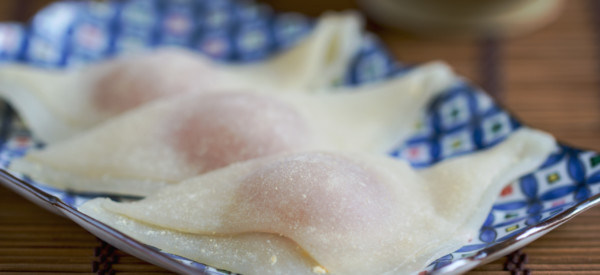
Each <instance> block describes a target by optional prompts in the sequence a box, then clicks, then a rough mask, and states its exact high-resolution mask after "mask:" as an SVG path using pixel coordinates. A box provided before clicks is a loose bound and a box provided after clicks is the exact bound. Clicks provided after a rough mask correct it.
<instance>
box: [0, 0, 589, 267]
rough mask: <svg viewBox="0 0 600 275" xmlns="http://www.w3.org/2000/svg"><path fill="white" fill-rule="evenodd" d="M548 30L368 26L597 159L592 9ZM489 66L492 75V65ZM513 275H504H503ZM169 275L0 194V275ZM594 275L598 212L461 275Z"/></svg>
mask: <svg viewBox="0 0 600 275" xmlns="http://www.w3.org/2000/svg"><path fill="white" fill-rule="evenodd" d="M49 2H52V1H50V0H2V1H0V20H2V21H6V20H21V21H22V20H25V19H26V18H27V17H28V16H30V15H31V14H33V13H34V12H35V11H36V10H37V9H39V8H40V7H41V6H43V5H45V4H47V3H49ZM266 2H267V3H268V4H270V5H271V6H273V7H274V9H275V10H279V11H298V12H302V13H305V14H309V15H319V14H320V13H322V12H323V11H325V10H331V9H335V10H344V9H348V8H355V7H356V3H355V2H354V1H351V0H333V1H318V0H304V1H284V0H269V1H266ZM567 2H568V3H567V6H566V8H565V11H564V13H563V15H562V16H561V17H560V18H559V19H558V20H557V21H556V22H555V23H553V24H552V25H550V26H548V27H546V28H544V29H543V30H541V31H538V32H536V33H534V34H531V35H528V36H526V37H522V38H517V39H513V40H509V41H502V40H497V39H493V38H491V39H489V38H488V39H483V38H482V39H476V40H472V41H465V40H462V41H438V40H432V39H421V38H417V37H413V36H411V35H408V34H405V33H402V32H399V31H393V30H387V29H382V28H378V27H376V26H370V28H371V29H372V30H373V31H374V32H375V33H376V34H378V35H379V36H380V37H381V38H382V40H383V41H384V42H385V43H386V44H387V45H388V46H389V48H390V50H391V51H392V52H393V54H395V55H396V57H397V58H398V59H400V60H404V61H407V62H411V63H415V62H425V61H429V60H434V59H440V60H444V61H446V62H448V63H449V64H451V65H452V67H453V68H455V69H456V70H457V71H458V72H459V73H460V74H461V75H464V76H466V77H467V78H469V79H471V80H472V81H474V82H475V83H477V84H479V85H481V86H484V87H486V88H487V89H488V90H492V91H494V92H495V93H496V94H495V96H497V97H498V98H499V99H500V100H501V101H502V102H503V103H504V105H505V106H506V107H507V108H508V109H509V110H511V111H512V112H513V113H514V114H515V115H517V116H518V117H519V118H520V119H521V120H522V121H523V122H524V123H525V124H528V125H530V126H534V127H536V128H540V129H543V130H546V131H548V132H550V133H553V134H554V135H555V136H556V137H558V139H559V140H561V141H564V142H567V143H569V144H573V145H577V146H578V147H583V148H588V149H594V150H597V151H600V143H598V141H599V140H600V83H599V81H600V74H599V73H600V57H599V56H598V53H599V52H600V3H598V2H600V1H597V0H571V1H567ZM490 66H492V67H490ZM508 270H511V271H508ZM42 272H44V273H48V274H65V273H72V274H91V273H97V274H168V273H169V272H167V271H165V270H163V269H161V268H159V267H156V266H154V265H151V264H148V263H145V262H143V261H141V260H138V259H136V258H134V257H132V256H129V255H127V254H125V253H123V252H121V251H119V250H116V249H115V248H113V247H111V246H110V245H107V244H106V243H104V242H102V241H101V240H98V239H97V238H95V237H94V236H92V235H91V234H89V233H87V232H86V231H85V230H83V229H81V228H80V227H79V226H77V225H76V224H74V223H73V222H71V221H69V220H67V219H64V218H61V217H58V216H55V215H53V214H51V213H49V212H46V211H45V210H43V209H41V208H39V207H37V206H35V205H33V204H31V203H29V202H28V201H26V200H25V199H23V198H21V197H19V196H18V195H16V194H15V193H12V192H10V191H9V190H7V189H5V188H2V187H0V273H2V274H13V273H14V274H17V273H18V274H37V273H42ZM511 273H512V274H528V273H532V274H600V207H596V208H594V209H592V210H590V211H588V212H586V213H584V214H582V215H580V216H578V217H576V218H575V219H573V220H571V221H569V222H568V223H566V224H565V225H563V226H561V227H559V228H558V229H556V230H554V231H552V232H550V233H549V234H547V235H546V236H544V237H542V238H540V239H539V240H537V241H535V242H533V243H532V244H530V245H528V246H527V247H525V248H524V249H522V251H519V252H517V253H513V254H511V255H509V256H507V257H504V258H502V259H500V260H498V261H495V262H493V263H490V264H487V265H485V266H482V267H479V268H477V269H475V270H473V271H471V272H469V273H468V274H482V275H483V274H485V275H495V274H498V275H501V274H502V275H504V274H511Z"/></svg>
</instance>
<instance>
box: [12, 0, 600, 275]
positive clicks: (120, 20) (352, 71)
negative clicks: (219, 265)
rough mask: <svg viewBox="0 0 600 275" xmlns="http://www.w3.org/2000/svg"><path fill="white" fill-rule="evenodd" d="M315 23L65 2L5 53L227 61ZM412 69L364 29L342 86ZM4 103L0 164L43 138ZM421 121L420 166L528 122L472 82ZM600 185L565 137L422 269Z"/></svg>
mask: <svg viewBox="0 0 600 275" xmlns="http://www.w3.org/2000/svg"><path fill="white" fill-rule="evenodd" d="M194 18H200V19H196V20H195V19H194ZM311 28H312V21H311V19H308V18H306V17H303V16H301V15H299V14H294V13H287V14H276V13H273V12H272V11H271V10H270V9H269V8H268V7H266V6H264V5H259V4H255V3H252V2H239V1H234V2H230V1H225V0H215V1H210V0H204V1H201V0H177V1H158V0H152V1H151V0H138V1H135V0H129V1H119V2H114V3H113V2H110V3H104V4H102V3H82V2H61V3H57V4H54V5H51V6H49V7H48V8H46V9H44V10H43V11H41V12H40V13H39V14H37V15H36V16H35V18H34V19H33V20H32V22H31V23H30V24H29V25H27V26H23V25H19V24H12V23H4V24H1V25H0V58H1V60H3V61H4V62H14V61H18V62H24V63H28V64H31V65H33V66H40V67H67V66H78V65H80V64H84V63H89V62H93V61H97V60H101V59H103V58H106V57H108V56H111V55H114V54H118V53H122V52H125V51H131V50H136V49H139V48H149V47H160V46H165V45H178V46H182V47H187V48H191V49H193V50H197V51H200V52H203V53H204V54H206V55H208V56H211V57H213V58H215V59H219V60H221V61H225V62H254V61H260V60H261V59H264V58H267V57H268V56H269V55H271V54H273V53H275V52H277V51H281V50H285V49H286V48H288V47H289V46H291V45H293V44H294V43H296V42H297V41H299V40H300V39H302V37H303V36H304V35H305V34H307V33H309V32H310V30H311ZM249 41H250V42H251V43H250V42H249ZM407 70H410V67H407V66H404V65H402V64H401V63H399V62H396V61H394V60H393V59H392V58H391V57H390V55H389V54H388V53H387V51H386V50H385V48H384V47H383V46H382V45H381V44H380V43H379V41H378V40H377V38H376V37H373V36H371V35H366V36H365V37H364V40H363V43H362V47H361V49H360V51H359V52H357V53H356V55H355V56H354V58H353V61H352V63H351V66H349V68H348V69H347V71H346V73H345V75H344V76H343V78H342V79H343V81H342V83H337V84H339V85H359V84H362V83H366V82H371V81H378V80H381V79H384V78H386V77H390V76H393V75H397V74H401V73H404V72H406V71H407ZM0 111H1V114H2V116H1V120H0V141H1V142H2V144H1V147H0V168H2V169H5V168H6V167H7V166H8V164H9V163H10V161H11V160H12V159H14V158H17V157H20V156H22V155H23V154H24V153H25V152H26V151H27V150H28V149H29V148H32V147H34V146H40V145H39V144H37V143H36V142H35V141H34V140H32V139H31V138H30V134H29V132H28V131H27V129H26V128H25V127H24V125H23V124H22V123H21V122H20V121H19V119H18V118H17V117H16V115H15V114H14V113H13V111H12V110H11V109H10V107H8V106H3V107H2V110H0ZM415 127H417V130H418V131H417V134H415V135H414V136H413V137H412V138H411V139H409V140H408V141H407V142H406V143H404V144H399V145H398V146H397V148H396V149H394V150H393V151H392V152H391V155H392V156H394V157H399V158H404V159H406V160H408V161H410V162H411V163H412V164H413V165H414V166H415V167H419V168H422V167H427V166H430V165H432V164H434V163H436V162H439V161H441V160H443V159H446V158H450V157H453V156H457V155H462V154H470V153H472V152H475V151H478V150H481V149H485V148H488V147H490V146H493V145H495V144H496V143H498V142H500V141H502V140H503V139H504V138H505V137H506V136H507V135H509V134H510V133H511V132H513V131H514V130H515V129H517V128H519V127H520V123H519V122H518V121H516V120H515V119H514V118H513V117H512V116H511V115H510V114H509V113H507V112H506V111H505V110H503V109H502V108H501V107H499V106H497V105H496V104H495V103H494V102H493V100H491V99H490V98H489V97H488V96H487V95H485V94H484V93H482V92H481V91H478V89H477V88H475V87H474V86H472V85H471V84H469V83H467V82H466V81H463V82H460V83H459V84H457V85H455V86H454V87H452V88H451V89H448V90H447V91H446V92H445V93H443V94H442V95H441V96H439V97H438V98H436V99H435V100H434V101H433V102H432V103H431V104H430V106H429V107H428V110H427V116H425V117H423V119H422V120H421V121H420V122H419V123H417V125H415ZM0 182H1V183H2V184H4V185H6V186H7V187H8V188H10V189H12V190H14V191H15V192H17V193H19V194H21V195H22V196H24V197H26V198H28V199H29V200H31V201H33V202H35V203H37V204H39V205H40V206H42V207H44V208H46V209H48V210H50V211H53V212H55V213H58V214H62V215H65V216H67V217H68V218H70V219H72V220H73V221H75V222H76V223H78V224H79V225H81V226H82V227H84V228H86V229H87V230H88V231H90V232H92V233H93V234H94V235H96V236H98V237H100V238H102V239H104V240H105V241H107V242H109V243H110V244H112V245H114V246H116V247H118V248H120V249H121V250H124V251H126V252H128V253H130V254H132V255H134V256H137V257H139V258H141V259H144V260H146V261H148V262H150V263H153V264H156V265H159V266H162V267H164V268H167V269H169V270H172V271H175V272H180V273H202V272H204V273H207V274H223V273H227V272H226V271H220V270H217V269H215V268H212V267H207V266H205V265H203V264H201V263H195V262H193V261H191V260H187V259H185V258H181V257H178V256H175V255H172V254H168V253H164V252H161V251H160V250H159V249H157V248H154V247H150V246H147V245H144V244H142V243H139V242H137V241H135V240H133V239H131V238H129V237H128V236H126V235H124V234H122V233H120V232H118V231H116V230H114V229H112V228H110V227H108V226H106V225H104V224H102V223H100V222H97V221H95V220H94V219H92V218H90V217H88V216H86V215H84V214H82V213H80V212H78V211H77V206H79V205H81V204H82V203H83V202H85V201H87V200H89V199H91V198H94V197H97V196H100V195H101V194H80V193H78V194H76V193H70V192H65V191H63V190H58V189H54V188H50V187H47V186H44V185H41V184H38V183H35V182H32V181H31V180H29V179H28V178H26V177H24V176H22V175H19V174H14V173H11V172H10V171H7V170H2V171H0ZM599 183H600V154H598V153H595V152H590V151H583V150H578V149H575V148H571V147H568V146H563V145H560V146H559V147H557V148H556V150H555V152H554V153H553V154H552V155H551V156H550V157H549V158H548V160H547V161H546V162H545V163H544V164H543V165H542V166H541V167H540V168H539V169H537V170H536V171H535V172H534V173H532V174H529V175H526V176H524V177H522V178H521V179H519V180H517V181H515V182H513V183H511V184H510V185H507V186H506V187H505V188H504V189H503V190H502V192H501V194H499V197H498V198H497V200H496V202H495V205H494V207H493V209H492V211H491V212H490V214H489V216H488V218H487V220H486V221H485V223H484V224H483V225H482V227H481V230H480V234H479V237H478V238H477V239H473V240H471V241H470V242H469V243H465V244H464V246H463V247H462V248H460V249H459V250H457V251H455V252H454V253H451V254H448V255H446V256H444V257H441V258H440V259H438V260H436V261H434V262H433V263H431V264H430V265H429V266H428V267H427V268H426V270H424V271H425V272H427V273H433V274H452V273H459V272H463V271H466V270H469V269H471V268H473V267H475V266H477V265H480V264H483V263H486V262H489V261H492V260H494V259H497V258H498V257H501V256H503V255H506V254H508V253H510V252H511V251H514V250H516V249H518V248H520V247H522V246H524V245H526V244H528V243H529V242H531V241H533V240H535V239H536V238H538V237H540V236H541V235H543V234H544V233H547V232H548V231H550V230H552V229H553V228H555V227H557V226H559V225H560V224H562V223H564V222H566V221H567V220H569V219H570V218H572V217H573V216H575V215H577V214H579V213H580V212H582V211H584V210H586V209H588V208H590V207H592V206H594V205H595V204H598V203H600V184H599ZM113 198H114V199H116V200H127V199H132V198H128V197H113Z"/></svg>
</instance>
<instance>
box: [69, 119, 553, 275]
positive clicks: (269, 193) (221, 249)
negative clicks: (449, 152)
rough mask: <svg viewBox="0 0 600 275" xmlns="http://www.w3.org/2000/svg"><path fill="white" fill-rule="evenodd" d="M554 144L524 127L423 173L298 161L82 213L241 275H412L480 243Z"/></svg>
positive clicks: (400, 166)
mask: <svg viewBox="0 0 600 275" xmlns="http://www.w3.org/2000/svg"><path fill="white" fill-rule="evenodd" d="M555 148H556V144H555V141H554V139H553V138H552V136H550V135H548V134H545V133H543V132H540V131H536V130H531V129H528V128H521V129H520V130H517V131H516V132H515V133H513V134H512V135H511V136H510V137H508V138H507V139H506V140H505V141H503V142H502V143H500V144H498V145H496V146H495V147H493V148H491V149H488V150H485V151H480V152H477V153H473V154H469V155H464V156H460V157H455V158H452V159H449V160H445V161H443V162H440V163H438V164H436V165H435V166H432V167H431V168H427V169H423V170H414V169H413V168H412V167H411V166H410V165H409V164H408V163H407V162H405V161H402V160H398V159H393V158H389V157H385V156H375V155H365V154H349V153H332V152H302V153H294V154H289V155H283V156H274V157H267V158H262V159H254V160H250V161H247V162H243V163H237V164H233V165H230V166H228V167H225V168H222V169H219V170H215V171H213V172H210V173H207V174H205V175H202V176H200V177H196V178H192V179H189V180H186V181H184V182H182V183H180V184H178V185H174V186H169V187H167V188H165V189H162V190H160V192H158V193H156V194H154V195H152V196H150V197H147V198H146V199H143V200H141V201H137V202H131V203H117V202H114V201H111V200H109V199H94V200H92V201H89V202H87V203H86V204H84V205H82V206H81V207H80V208H79V210H80V211H82V212H83V213H86V214H88V215H90V216H91V217H94V218H96V219H98V220H100V221H102V222H104V223H106V224H108V225H110V226H112V227H114V228H115V229H117V230H119V231H121V232H123V233H124V234H126V235H129V236H131V237H133V238H135V239H137V240H139V241H141V242H143V243H146V244H149V245H152V246H155V247H159V248H161V249H162V250H164V251H166V252H169V253H173V254H176V255H180V256H184V257H187V258H190V259H193V260H195V261H198V262H201V263H205V264H209V265H212V266H215V267H218V268H223V269H227V270H230V271H233V272H241V273H243V274H314V273H331V274H410V273H414V272H418V271H420V270H421V269H423V268H425V266H426V264H428V263H429V262H431V261H433V260H435V259H436V258H438V257H440V256H443V255H445V254H447V253H450V252H452V251H454V250H456V249H458V248H459V247H460V246H461V245H464V244H466V243H468V241H469V240H470V239H472V238H476V236H477V234H478V230H479V227H480V226H481V224H483V222H484V220H485V218H486V217H487V214H488V213H489V211H490V209H491V206H492V203H493V202H494V198H495V197H496V196H497V195H498V193H499V192H500V190H501V189H502V188H503V187H504V185H506V184H508V183H509V182H511V181H512V180H515V179H517V178H518V177H520V176H523V175H525V174H526V173H529V172H531V171H533V170H534V169H535V168H537V167H539V166H540V165H541V164H542V163H543V161H544V160H545V159H546V158H547V157H548V156H549V154H550V153H551V152H552V151H553V150H554V149H555Z"/></svg>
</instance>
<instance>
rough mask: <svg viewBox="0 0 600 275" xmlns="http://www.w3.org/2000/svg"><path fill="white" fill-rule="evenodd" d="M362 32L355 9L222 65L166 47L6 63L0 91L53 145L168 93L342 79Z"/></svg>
mask: <svg viewBox="0 0 600 275" xmlns="http://www.w3.org/2000/svg"><path fill="white" fill-rule="evenodd" d="M361 36H362V19H361V17H360V16H359V15H358V14H356V13H352V12H346V13H330V14H326V15H324V16H323V17H322V18H321V19H320V20H319V21H318V22H317V25H316V27H315V29H314V30H313V32H312V33H311V34H310V35H309V36H308V37H307V38H305V39H304V40H303V41H301V42H300V43H299V44H298V45H297V46H295V47H293V48H291V49H289V50H287V51H285V52H283V53H282V54H278V55H275V56H274V57H273V58H270V59H268V60H266V61H264V62H260V63H251V64H243V65H227V64H219V63H215V62H213V61H211V60H209V59H208V58H206V57H203V56H201V55H199V54H196V53H193V52H191V51H187V50H184V49H175V48H165V49H159V50H156V51H151V52H147V53H143V54H137V55H133V56H121V57H117V58H115V59H111V60H108V61H105V62H102V63H98V64H93V65H89V66H88V67H84V68H74V69H69V70H48V69H39V68H34V67H29V66H25V65H20V64H12V65H3V66H2V67H1V68H0V97H2V98H4V99H5V100H7V101H8V102H10V104H11V105H12V106H13V107H14V108H15V109H16V110H17V111H18V112H19V114H20V115H21V117H22V118H23V119H24V121H25V122H26V123H27V125H28V126H29V127H30V129H31V130H32V131H33V134H34V136H35V137H37V138H38V139H40V140H41V141H44V142H46V143H53V142H56V141H59V140H63V139H65V138H66V137H70V136H73V135H75V134H77V133H80V132H82V131H84V130H86V129H88V128H90V127H92V126H93V125H96V124H97V123H99V122H101V121H104V120H106V119H108V118H110V117H113V116H115V115H117V114H120V113H122V112H124V111H127V110H129V109H132V108H135V107H137V106H139V105H141V104H144V103H146V102H148V101H152V100H154V99H156V98H160V97H164V96H169V95H173V94H180V93H185V92H189V91H194V92H200V93H201V92H208V91H211V92H215V91H219V90H223V89H224V88H242V89H248V88H251V87H261V88H269V89H270V90H272V91H274V92H286V91H296V92H298V91H300V92H310V91H313V92H315V91H321V90H323V89H325V88H328V87H331V86H333V84H332V83H334V82H336V81H339V80H340V78H341V77H343V75H344V73H345V70H346V68H348V67H349V63H350V62H351V58H352V57H353V56H354V54H356V52H357V51H358V48H359V47H360V41H361V38H362V37H361Z"/></svg>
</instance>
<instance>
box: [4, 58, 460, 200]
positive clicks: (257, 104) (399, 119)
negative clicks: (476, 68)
mask: <svg viewBox="0 0 600 275" xmlns="http://www.w3.org/2000/svg"><path fill="white" fill-rule="evenodd" d="M456 82H457V78H456V76H455V75H454V74H453V73H452V71H451V69H450V68H449V67H448V66H446V65H445V64H442V63H430V64H427V65H423V66H421V67H418V68H415V69H414V70H412V71H411V72H409V73H407V74H406V75H404V76H402V77H397V78H395V79H391V80H388V81H387V82H381V83H374V84H370V85H365V86H362V87H359V88H340V89H339V90H338V91H337V92H334V93H327V94H313V95H307V94H301V93H290V94H285V93H272V92H266V93H260V92H253V93H248V92H246V93H244V92H222V93H215V94H196V93H189V94H184V95H179V96H173V97H169V98H168V99H164V100H160V101H156V102H152V103H150V104H147V105H144V106H142V107H140V108H138V109H135V110H132V111H131V112H128V113H126V114H124V115H122V116H119V117H116V118H114V119H112V120H109V121H107V122H106V123H104V124H101V125H99V126H98V127H96V128H93V129H91V130H89V131H87V132H85V133H82V134H80V135H77V136H75V137H73V138H70V139H67V140H65V141H63V142H58V143H55V144H52V145H49V146H47V147H46V148H44V149H41V150H32V151H30V152H28V154H27V155H26V156H25V157H24V158H22V159H16V160H14V161H13V163H12V164H11V165H10V166H9V168H10V170H12V171H16V172H22V173H24V174H27V175H29V176H31V177H32V178H33V179H34V180H36V181H38V182H42V183H46V184H49V185H52V186H55V187H58V188H64V189H68V190H73V191H79V192H106V193H114V194H128V195H148V194H152V193H153V192H154V191H155V190H156V189H158V188H160V187H163V186H165V185H168V184H170V183H177V182H179V181H181V180H184V179H187V178H190V177H193V176H197V175H200V174H202V173H204V172H207V171H210V170H214V169H216V168H219V167H223V166H226V165H228V164H231V163H235V162H239V161H244V160H248V159H252V158H257V157H264V156H269V155H275V154H280V153H285V152H292V151H302V150H317V149H321V150H341V151H354V152H367V153H379V154H385V153H387V152H389V151H390V150H391V149H393V148H394V147H395V146H397V145H398V144H401V142H402V141H403V140H404V139H405V138H407V137H408V136H409V135H410V133H411V132H412V131H413V129H414V127H413V125H414V123H415V122H416V121H417V120H418V118H419V117H420V116H421V115H422V114H423V113H424V110H425V109H426V108H425V107H426V104H427V103H428V102H429V101H430V100H431V99H432V98H433V97H434V96H435V95H437V94H439V93H440V92H442V91H445V90H446V89H448V88H449V87H451V86H452V85H453V84H455V83H456Z"/></svg>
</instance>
